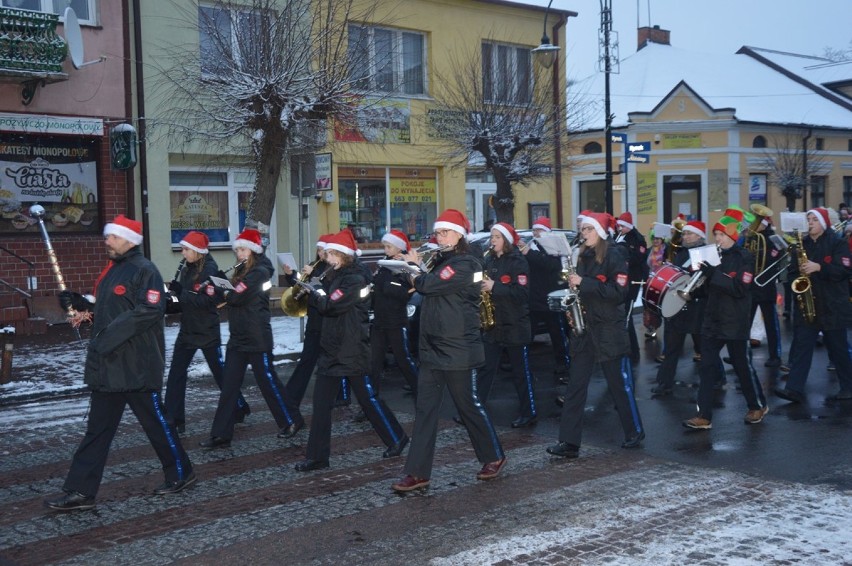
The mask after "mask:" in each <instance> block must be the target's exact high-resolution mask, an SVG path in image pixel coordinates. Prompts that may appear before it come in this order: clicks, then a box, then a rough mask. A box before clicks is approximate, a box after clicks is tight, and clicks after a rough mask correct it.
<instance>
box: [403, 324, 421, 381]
mask: <svg viewBox="0 0 852 566" xmlns="http://www.w3.org/2000/svg"><path fill="white" fill-rule="evenodd" d="M402 347H403V349H404V350H405V361H406V362H408V365H410V366H411V371H412V372H414V375H416V376H419V375H420V368H419V367H417V364H416V363H414V356H412V355H411V348H410V346H409V341H408V328H405V327H403V329H402Z"/></svg>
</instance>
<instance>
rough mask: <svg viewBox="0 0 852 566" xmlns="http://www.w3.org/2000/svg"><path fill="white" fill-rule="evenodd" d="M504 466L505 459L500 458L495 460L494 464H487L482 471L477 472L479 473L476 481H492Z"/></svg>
mask: <svg viewBox="0 0 852 566" xmlns="http://www.w3.org/2000/svg"><path fill="white" fill-rule="evenodd" d="M505 465H506V458H505V457H504V458H502V459H500V460H497V461H496V462H488V463H487V464H485V465H484V466H482V469H481V470H479V473H478V474H476V479H478V480H483V481H485V480H493V479H494V478H496V477H497V475H498V474H499V473H500V470H502V469H503V466H505Z"/></svg>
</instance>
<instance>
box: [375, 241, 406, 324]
mask: <svg viewBox="0 0 852 566" xmlns="http://www.w3.org/2000/svg"><path fill="white" fill-rule="evenodd" d="M386 259H392V258H390V257H388V258H386ZM409 289H411V279H409V277H408V276H407V275H405V274H404V273H402V272H400V273H394V272H393V271H391V270H390V269H388V268H386V267H380V268H379V269H378V271H376V274H375V275H373V325H375V326H376V328H404V327H405V326H407V325H408V312H407V309H406V306H407V305H408V300H409V299H410V298H411V293H409V292H408V290H409Z"/></svg>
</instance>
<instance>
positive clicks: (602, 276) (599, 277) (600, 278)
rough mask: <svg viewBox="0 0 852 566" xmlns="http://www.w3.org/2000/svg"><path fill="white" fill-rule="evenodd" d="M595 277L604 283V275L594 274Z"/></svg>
mask: <svg viewBox="0 0 852 566" xmlns="http://www.w3.org/2000/svg"><path fill="white" fill-rule="evenodd" d="M595 279H597V280H598V281H600V282H601V283H606V275H604V274H600V275H595Z"/></svg>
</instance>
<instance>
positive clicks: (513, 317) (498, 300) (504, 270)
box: [482, 248, 530, 345]
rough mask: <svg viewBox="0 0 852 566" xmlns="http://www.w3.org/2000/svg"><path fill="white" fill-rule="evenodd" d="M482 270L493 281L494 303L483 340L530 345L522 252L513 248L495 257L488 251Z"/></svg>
mask: <svg viewBox="0 0 852 566" xmlns="http://www.w3.org/2000/svg"><path fill="white" fill-rule="evenodd" d="M485 272H486V273H487V274H488V277H490V278H491V280H492V281H494V287H492V288H491V301H492V303H493V304H494V320H495V323H496V324H495V325H494V328H493V329H492V330H490V331H488V332H485V333H484V334H483V336H482V339H483V340H484V341H486V342H497V343H500V344H512V345H518V344H529V342H530V309H529V293H530V291H529V277H528V273H529V265H528V264H527V260H526V258H525V257H524V256H523V254H522V253H521V252H520V251H518V250H517V248H513V249H512V250H511V251H509V252H508V253H505V254H503V255H501V256H500V257H497V255H496V254H493V253H491V254H489V255H488V257H487V258H486V260H485Z"/></svg>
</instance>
